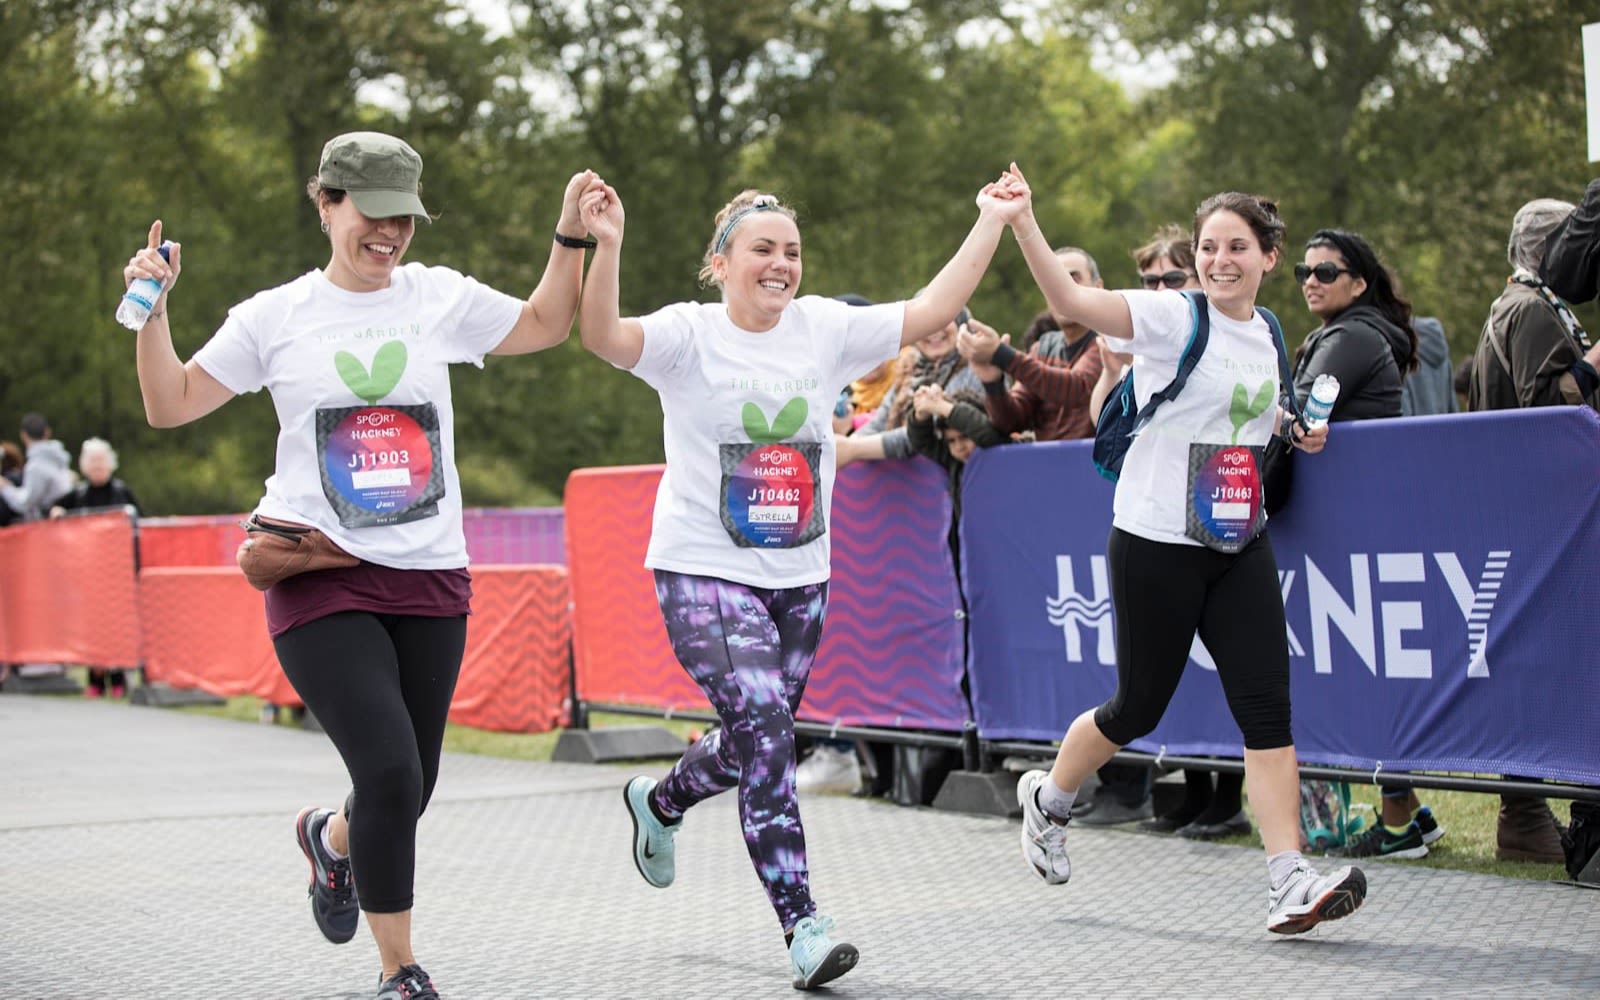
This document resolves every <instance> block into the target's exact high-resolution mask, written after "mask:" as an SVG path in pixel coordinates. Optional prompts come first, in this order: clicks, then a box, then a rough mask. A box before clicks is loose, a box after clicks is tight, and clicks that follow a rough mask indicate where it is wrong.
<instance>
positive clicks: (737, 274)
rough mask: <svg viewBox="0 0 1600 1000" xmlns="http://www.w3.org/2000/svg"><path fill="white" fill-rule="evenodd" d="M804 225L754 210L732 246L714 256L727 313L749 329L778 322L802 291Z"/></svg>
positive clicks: (741, 224)
mask: <svg viewBox="0 0 1600 1000" xmlns="http://www.w3.org/2000/svg"><path fill="white" fill-rule="evenodd" d="M800 271H801V264H800V227H799V226H796V225H795V224H794V220H793V219H791V218H789V217H788V216H786V215H784V214H783V213H781V212H754V213H752V214H751V215H749V216H747V217H745V218H744V219H743V220H741V221H740V222H739V224H738V226H737V227H736V228H735V229H734V231H733V234H732V236H731V237H730V238H729V240H728V246H727V248H726V249H725V250H724V251H723V252H722V253H719V254H714V255H713V256H712V258H711V272H712V275H713V276H714V277H715V278H716V280H717V283H718V284H720V285H721V286H722V291H723V296H724V299H725V301H726V302H727V304H728V316H729V318H731V319H732V320H733V322H734V324H735V325H736V326H738V327H739V328H740V329H744V330H752V331H756V332H761V331H764V330H770V329H772V328H773V327H774V326H776V325H777V323H778V318H779V316H781V315H782V313H783V310H784V309H785V308H786V307H787V306H788V305H789V303H790V302H791V301H793V300H794V297H795V293H796V292H798V291H799V289H800Z"/></svg>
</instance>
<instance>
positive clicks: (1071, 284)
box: [1002, 163, 1133, 340]
mask: <svg viewBox="0 0 1600 1000" xmlns="http://www.w3.org/2000/svg"><path fill="white" fill-rule="evenodd" d="M1006 174H1007V177H1006V180H1005V181H1003V182H1002V183H1004V184H1007V185H1009V186H1010V187H1011V189H1013V190H1014V191H1015V190H1020V191H1023V192H1027V191H1028V182H1027V180H1026V179H1025V178H1024V177H1023V176H1022V171H1021V169H1019V168H1018V167H1017V165H1016V164H1015V163H1013V164H1012V165H1011V169H1010V170H1008V171H1006ZM1023 202H1024V207H1023V210H1022V211H1021V212H1020V213H1018V215H1017V217H1016V218H1015V219H1013V220H1012V221H1011V229H1012V232H1014V233H1015V234H1016V237H1017V246H1019V247H1021V248H1022V256H1023V259H1025V260H1026V261H1027V262H1028V270H1029V271H1030V272H1032V274H1033V280H1034V282H1035V283H1037V284H1038V286H1039V290H1040V291H1041V292H1043V293H1044V299H1045V302H1046V303H1048V304H1049V306H1050V311H1051V312H1052V313H1054V314H1055V315H1056V316H1057V317H1059V318H1060V319H1062V320H1070V321H1072V322H1075V323H1080V324H1082V325H1083V326H1086V327H1088V328H1089V329H1091V330H1094V331H1096V332H1098V333H1102V334H1105V335H1106V336H1108V337H1116V338H1117V339H1119V340H1128V339H1130V338H1131V337H1132V336H1133V314H1132V313H1130V312H1129V311H1128V303H1127V300H1126V299H1124V298H1123V297H1122V296H1121V295H1118V294H1117V293H1116V292H1112V291H1107V290H1106V289H1104V288H1091V287H1089V286H1087V285H1080V284H1078V283H1077V282H1076V281H1073V280H1072V275H1071V274H1068V273H1067V269H1066V267H1065V266H1064V265H1063V264H1062V263H1061V260H1060V259H1059V258H1058V257H1056V255H1055V254H1054V253H1052V252H1051V251H1050V244H1049V243H1047V242H1046V241H1045V238H1044V234H1043V233H1042V232H1041V231H1040V230H1039V222H1038V220H1037V219H1035V218H1034V217H1033V200H1032V196H1031V194H1030V195H1028V196H1027V197H1025V198H1024V199H1023Z"/></svg>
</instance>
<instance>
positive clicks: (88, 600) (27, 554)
mask: <svg viewBox="0 0 1600 1000" xmlns="http://www.w3.org/2000/svg"><path fill="white" fill-rule="evenodd" d="M134 581H135V576H134V563H133V522H132V520H131V519H130V518H129V517H128V515H127V514H126V513H124V512H122V511H108V512H106V513H102V514H86V515H83V516H81V517H69V518H62V519H60V520H55V521H34V522H31V523H28V524H19V525H15V526H13V527H10V528H7V529H5V530H4V531H0V661H4V662H7V663H91V664H94V665H96V666H106V667H134V666H138V664H139V644H140V628H139V606H138V594H137V591H136V588H135V583H134Z"/></svg>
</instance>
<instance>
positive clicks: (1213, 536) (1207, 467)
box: [1184, 442, 1267, 552]
mask: <svg viewBox="0 0 1600 1000" xmlns="http://www.w3.org/2000/svg"><path fill="white" fill-rule="evenodd" d="M1266 523H1267V514H1266V511H1265V509H1263V507H1262V505H1261V449H1260V448H1250V447H1246V446H1244V445H1230V444H1201V443H1199V442H1196V443H1194V444H1191V445H1189V499H1188V503H1187V510H1186V511H1185V513H1184V534H1186V535H1188V536H1189V537H1190V538H1193V539H1194V540H1195V541H1197V542H1199V543H1200V544H1201V545H1204V546H1205V547H1206V548H1208V549H1215V550H1216V551H1218V552H1238V551H1239V550H1240V549H1242V548H1244V547H1245V546H1246V545H1247V544H1249V542H1250V540H1251V539H1253V538H1255V537H1256V536H1257V535H1259V534H1260V533H1261V529H1262V528H1264V527H1265V526H1266Z"/></svg>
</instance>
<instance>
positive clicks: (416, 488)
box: [123, 132, 603, 1000]
mask: <svg viewBox="0 0 1600 1000" xmlns="http://www.w3.org/2000/svg"><path fill="white" fill-rule="evenodd" d="M421 175H422V158H421V157H420V156H419V155H417V152H416V150H414V149H412V148H411V146H410V145H408V144H407V143H405V142H403V141H402V140H400V139H398V138H396V137H394V136H391V135H384V134H381V133H377V132H352V133H346V134H344V135H339V136H336V137H334V138H333V139H331V140H329V141H328V142H327V144H326V145H324V146H323V150H322V158H321V162H320V163H319V165H318V168H317V173H316V175H315V176H313V177H312V178H311V179H310V181H309V182H308V183H307V186H306V193H307V195H308V196H309V197H310V199H311V201H312V202H313V204H314V206H315V209H316V212H317V215H318V217H319V219H320V221H321V228H322V232H323V233H324V234H325V239H326V240H327V252H328V254H329V259H328V263H327V264H326V265H325V266H324V267H323V268H321V269H314V270H311V271H308V272H306V273H305V274H302V275H300V276H299V277H296V278H294V279H293V280H292V281H289V282H288V283H286V284H282V285H279V286H277V287H275V288H270V289H267V290H265V291H262V292H260V293H258V294H256V295H254V296H252V297H251V298H249V299H247V300H246V301H244V302H241V303H239V304H238V305H236V306H234V307H233V308H232V309H231V310H229V312H228V315H227V318H226V319H225V320H224V321H223V323H222V326H221V327H220V328H218V330H217V332H216V333H215V334H214V335H213V336H212V337H211V339H210V340H208V341H207V342H206V343H205V344H204V345H203V346H201V348H200V350H199V351H198V352H196V354H195V356H194V357H193V358H191V359H190V360H189V361H188V362H187V363H185V362H183V361H181V360H180V359H179V358H178V355H177V352H176V350H175V349H174V347H173V343H172V332H171V328H170V326H169V323H170V322H171V321H170V318H169V311H170V307H169V300H170V296H171V293H172V290H173V288H174V287H175V285H176V283H177V280H178V278H179V276H180V274H181V273H182V247H181V246H179V245H176V244H174V245H173V247H172V249H171V260H170V261H167V260H164V259H162V257H161V255H160V254H159V253H158V252H157V250H156V248H157V246H158V245H159V244H160V242H161V223H160V222H159V221H157V222H156V223H155V224H153V225H152V226H151V227H150V233H149V241H148V246H147V248H145V249H142V250H140V251H139V252H138V253H137V254H136V255H135V256H134V257H133V258H132V259H131V260H130V261H129V262H128V266H127V267H126V268H124V269H123V278H124V280H125V281H127V282H129V283H131V282H132V281H133V280H134V279H136V278H153V279H156V280H158V281H161V282H163V283H164V287H163V288H162V291H161V295H160V297H159V298H158V299H157V301H156V303H155V308H154V309H153V310H152V311H151V312H150V316H149V319H148V320H147V321H146V322H145V324H144V326H143V327H142V328H141V329H140V330H139V332H138V340H137V342H136V347H135V352H136V355H137V364H138V372H139V387H140V390H141V391H142V393H143V395H144V405H145V416H146V417H147V419H148V420H149V421H150V424H151V425H152V426H155V427H175V426H179V425H181V424H186V423H189V422H191V421H194V420H198V419H200V418H201V417H204V416H206V415H207V414H209V413H211V412H212V411H213V410H216V409H217V408H218V407H220V406H222V405H223V404H225V403H227V402H228V401H229V400H231V399H232V398H234V396H236V395H237V394H239V393H245V392H257V391H260V390H261V389H263V388H266V389H268V390H269V392H270V393H271V395H272V404H273V407H274V409H275V411H276V415H277V421H278V424H279V433H278V443H277V450H276V456H277V464H276V468H275V469H274V471H273V474H272V476H271V477H270V478H268V479H267V483H266V487H267V489H266V495H265V496H264V497H263V498H262V500H261V503H260V504H259V506H258V507H257V510H256V513H255V514H254V515H253V518H252V520H253V523H255V524H256V525H258V526H259V525H265V526H266V530H269V531H271V532H272V533H273V534H277V533H278V532H280V531H287V532H297V531H299V530H300V529H304V528H308V527H314V528H316V529H318V530H319V531H321V532H322V534H323V535H325V536H327V538H328V539H329V540H330V541H331V542H333V543H334V544H335V545H337V546H338V547H339V548H340V549H343V550H344V551H345V552H346V553H348V554H349V555H351V556H353V557H355V558H356V560H357V564H356V565H354V566H345V567H339V568H332V569H322V570H317V571H314V572H304V573H300V574H298V575H294V576H288V577H286V578H284V579H282V580H279V581H278V582H276V583H274V584H272V585H271V586H269V587H268V588H267V590H266V594H265V600H266V624H267V630H268V633H269V634H270V635H271V637H272V641H273V647H274V649H275V651H276V652H277V655H278V661H279V663H280V664H281V665H282V667H283V671H284V673H285V674H286V675H287V676H288V678H289V681H290V683H291V684H293V685H294V688H295V691H296V692H297V693H298V694H299V695H300V698H301V700H302V701H303V702H304V703H305V705H306V708H307V709H309V710H310V711H311V712H312V714H313V715H314V716H315V717H316V720H317V722H318V723H319V724H320V725H321V726H322V728H323V730H325V731H326V732H327V734H328V738H329V739H330V740H331V741H332V742H333V744H334V746H335V748H337V750H338V752H339V756H340V757H341V758H342V759H343V761H344V764H345V767H346V769H347V770H348V771H349V776H350V781H351V784H352V786H353V791H352V792H351V794H350V796H349V797H348V798H347V799H346V800H345V804H344V807H343V808H342V809H338V810H334V809H318V808H315V807H307V808H306V809H304V810H302V811H301V812H300V815H299V816H298V817H297V818H296V820H295V836H296V841H297V844H298V846H299V849H300V851H301V852H302V853H303V854H304V855H305V858H306V861H307V863H308V864H309V866H310V872H311V878H310V884H309V886H308V889H307V892H308V894H309V895H310V900H311V912H312V916H313V918H314V919H315V921H316V924H317V929H318V930H319V931H321V932H322V935H323V936H324V937H326V938H327V939H328V940H329V941H330V942H332V943H334V944H343V943H345V942H347V941H349V940H350V939H351V938H353V937H354V936H355V933H356V929H357V926H358V919H357V918H358V910H361V911H365V912H366V915H367V929H368V930H369V931H370V932H371V933H372V937H373V939H374V941H375V942H376V944H377V948H378V955H379V959H380V961H381V962H382V971H381V973H380V974H379V977H378V979H379V983H378V992H377V996H378V997H379V998H380V1000H402V998H403V1000H439V993H438V991H437V990H436V989H435V988H434V986H433V984H432V981H431V979H430V977H429V976H428V974H427V972H425V971H424V970H423V969H422V968H421V967H420V966H419V965H418V964H417V960H416V957H415V955H414V953H413V952H412V944H411V911H412V903H413V895H412V891H413V884H414V880H415V876H416V851H417V836H416V833H417V823H418V820H419V819H420V817H421V815H422V812H423V810H424V809H426V808H427V805H428V802H429V799H430V798H431V797H432V794H433V791H434V786H435V784H436V782H437V780H438V776H439V755H440V746H441V744H442V742H443V739H444V730H445V719H446V715H447V714H448V712H449V709H450V701H451V697H452V695H453V693H454V691H455V687H456V679H457V676H458V674H459V673H460V670H461V657H462V652H463V650H464V648H465V644H466V636H467V615H468V613H469V611H470V602H471V597H472V579H471V575H470V574H469V573H468V571H467V544H466V536H465V534H464V532H463V528H462V509H461V484H460V481H459V480H460V476H459V473H458V472H457V470H456V463H455V454H456V441H455V434H454V410H453V408H452V406H451V375H450V366H451V365H452V364H463V363H464V364H473V365H481V364H482V363H483V358H484V356H485V355H488V354H498V355H514V354H528V353H531V352H534V351H538V350H542V349H544V348H548V347H553V346H555V345H557V344H560V343H561V342H562V341H564V340H566V339H567V336H568V334H569V332H570V330H571V327H572V321H573V317H574V314H575V313H576V311H577V306H578V295H579V290H580V288H581V285H582V282H583V257H584V254H583V250H584V248H585V247H587V246H592V245H593V244H592V243H591V242H590V241H588V240H585V239H583V238H582V237H583V235H584V232H585V231H584V229H583V223H582V219H581V217H580V215H579V211H578V196H579V195H580V194H581V193H582V192H584V191H585V190H587V189H589V188H592V187H600V186H603V183H602V182H601V180H600V179H599V178H598V177H596V176H595V175H594V174H593V172H591V171H584V172H582V173H579V174H576V175H574V176H573V177H572V178H571V179H570V180H569V181H568V182H567V185H566V191H565V193H564V195H563V198H562V204H561V212H560V215H559V216H558V218H557V220H556V225H555V228H554V230H553V237H552V244H553V245H552V246H551V249H550V255H549V257H548V258H547V260H546V263H545V268H544V273H543V275H542V276H541V278H540V281H539V284H538V286H537V287H536V288H535V289H534V290H533V293H532V294H531V295H530V296H529V297H528V298H527V299H519V298H517V297H515V296H511V295H506V294H504V293H502V292H499V291H496V290H495V289H493V288H490V287H489V286H487V285H484V284H480V283H479V282H478V281H477V280H475V279H473V278H471V277H469V276H467V275H464V274H461V273H460V272H458V271H454V270H451V269H450V268H447V267H440V266H425V265H423V264H420V263H415V262H412V263H404V264H402V263H401V261H402V260H403V259H404V257H405V254H406V251H407V250H408V249H410V246H411V241H412V237H413V236H414V235H415V233H416V229H417V226H418V225H419V224H420V223H422V222H431V221H432V216H431V215H429V214H428V211H427V209H426V208H424V207H423V204H422V198H421ZM368 365H370V366H371V367H370V369H369V368H368V367H367V366H368ZM380 402H381V405H379V404H380ZM375 432H376V433H379V434H382V435H383V436H382V437H379V438H377V439H376V440H377V441H378V442H379V447H375V448H374V447H369V445H370V444H371V443H372V440H369V439H370V438H371V436H372V435H373V434H374V433H375ZM340 456H359V457H360V458H361V459H362V462H361V463H360V465H361V466H362V467H363V468H369V467H372V466H377V467H379V468H380V469H381V470H382V471H383V472H385V473H388V475H387V476H385V477H383V478H382V481H381V482H380V483H378V484H376V486H375V487H374V485H373V484H369V483H367V482H364V481H362V480H360V479H355V478H351V477H343V476H330V475H329V473H328V472H327V471H326V470H328V469H329V468H330V467H342V466H345V465H346V464H347V463H346V462H345V461H344V460H343V459H342V458H340ZM351 462H354V458H353V457H352V458H351ZM396 475H398V476H399V482H401V483H404V484H409V485H408V486H407V487H406V488H405V489H403V490H397V489H396V488H395V487H394V486H393V485H392V484H393V483H394V482H395V481H396V480H395V478H394V477H395V476H396ZM285 522H288V523H287V525H285ZM340 992H341V993H343V992H344V991H340ZM369 995H370V994H369Z"/></svg>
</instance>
